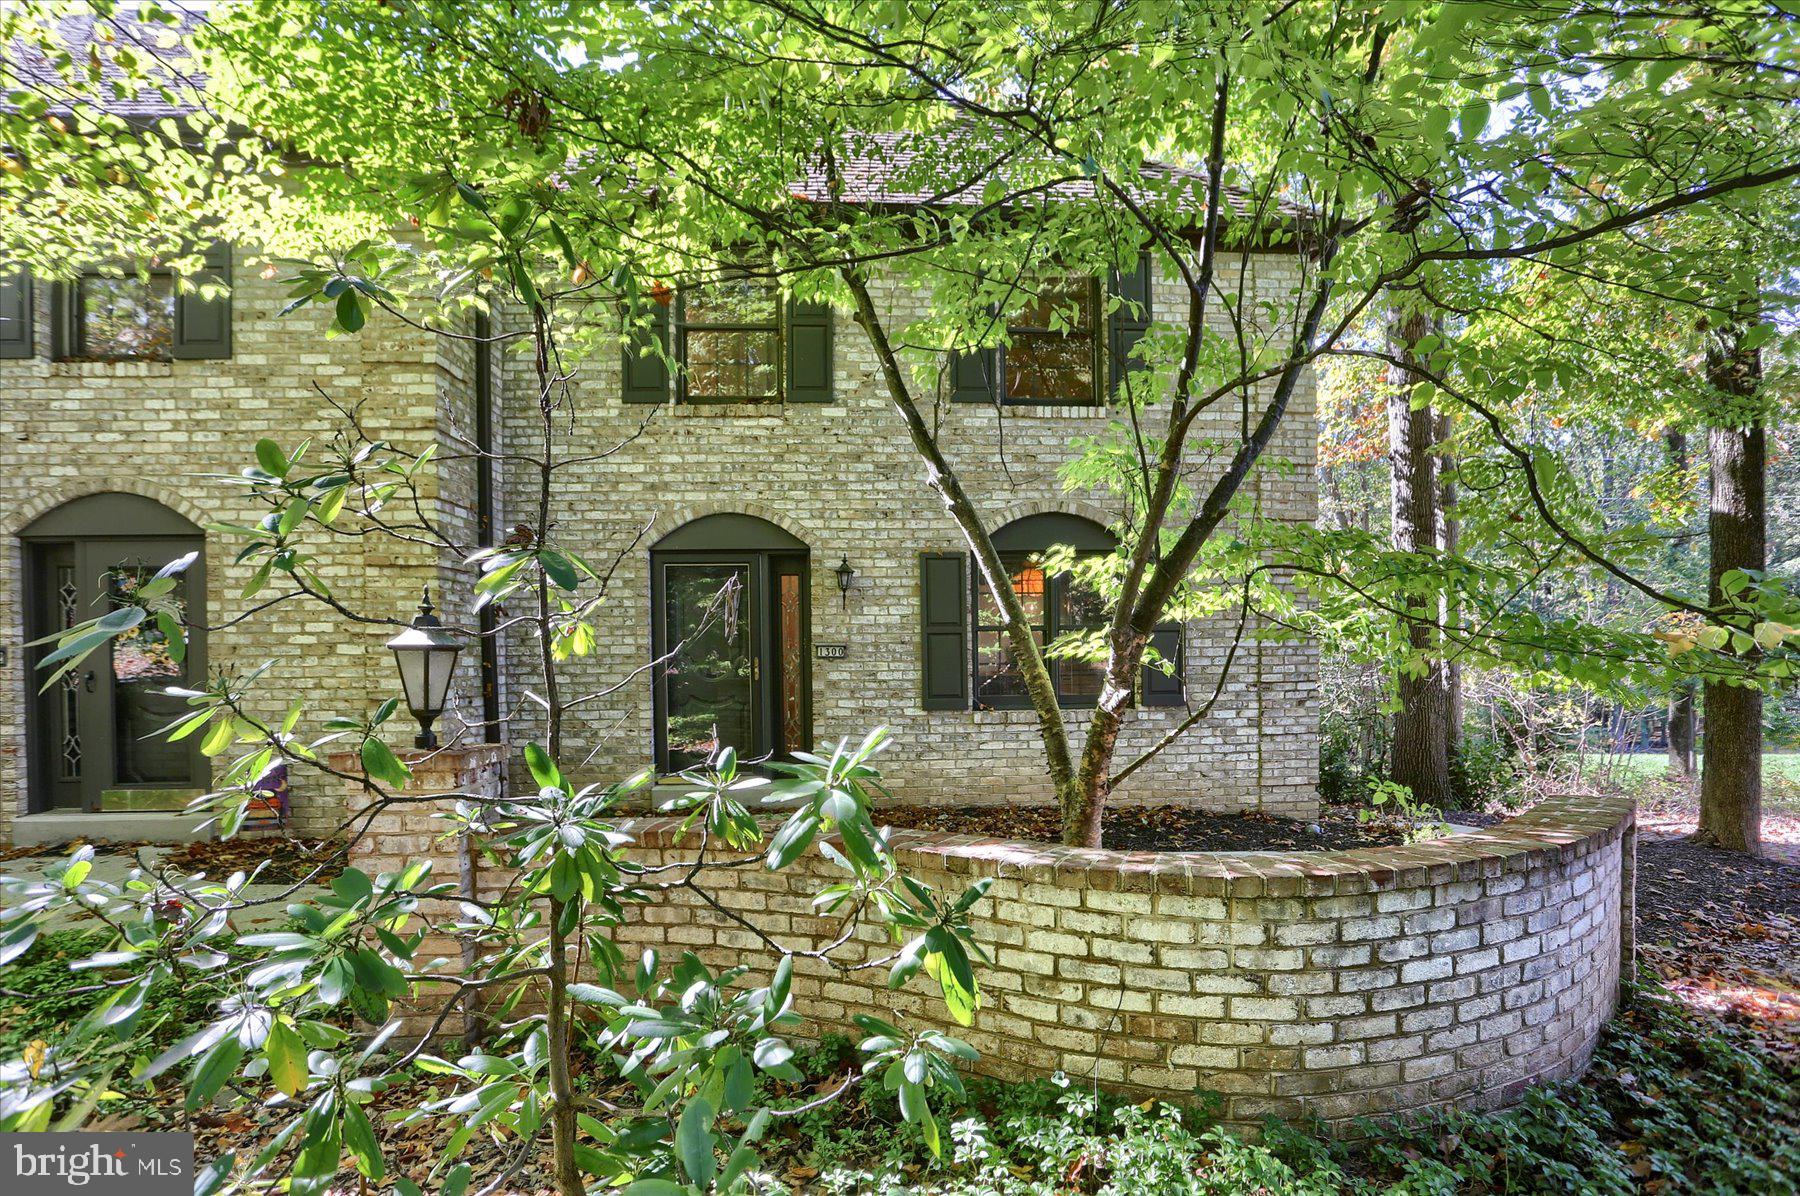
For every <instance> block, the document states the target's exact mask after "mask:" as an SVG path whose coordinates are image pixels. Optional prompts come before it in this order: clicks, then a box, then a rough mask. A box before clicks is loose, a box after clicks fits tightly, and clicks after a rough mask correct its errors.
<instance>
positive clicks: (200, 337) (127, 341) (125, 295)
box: [53, 245, 231, 361]
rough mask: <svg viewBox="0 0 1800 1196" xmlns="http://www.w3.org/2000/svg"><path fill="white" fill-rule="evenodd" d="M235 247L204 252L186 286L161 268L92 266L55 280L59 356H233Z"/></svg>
mask: <svg viewBox="0 0 1800 1196" xmlns="http://www.w3.org/2000/svg"><path fill="white" fill-rule="evenodd" d="M230 285H231V248H230V246H227V245H217V246H214V247H213V248H211V249H209V250H208V251H207V253H206V268H205V271H204V272H203V273H202V274H200V275H199V276H197V277H195V278H194V279H192V280H191V283H190V285H189V286H187V287H183V286H180V285H177V283H176V280H175V277H174V275H173V274H172V273H170V271H168V270H167V269H164V268H159V267H152V268H151V269H149V270H141V271H139V270H131V269H128V268H119V269H113V270H88V271H84V272H83V273H82V274H80V275H78V276H77V277H76V278H75V280H74V281H73V282H67V283H58V284H57V287H56V291H55V295H54V302H53V306H54V308H55V311H56V329H55V337H54V341H55V343H54V353H55V356H56V357H57V358H59V359H61V360H65V361H171V360H177V359H182V360H185V359H195V358H223V357H230V356H231V296H230V293H229V288H230Z"/></svg>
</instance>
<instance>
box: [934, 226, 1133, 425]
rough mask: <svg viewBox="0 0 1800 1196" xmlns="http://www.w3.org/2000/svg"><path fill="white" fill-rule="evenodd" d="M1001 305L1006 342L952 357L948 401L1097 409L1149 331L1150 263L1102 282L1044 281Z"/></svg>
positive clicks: (1080, 278) (1129, 370)
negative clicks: (1000, 346) (995, 346)
mask: <svg viewBox="0 0 1800 1196" xmlns="http://www.w3.org/2000/svg"><path fill="white" fill-rule="evenodd" d="M1021 288H1022V289H1024V293H1023V294H1019V295H1016V296H1015V302H1012V303H1009V304H1008V305H1007V306H1008V307H1009V308H1011V311H1010V312H1009V313H1008V314H1007V317H1006V343H1005V345H1004V346H1003V347H1002V348H998V349H972V350H958V351H956V352H953V353H951V354H950V360H949V363H948V371H947V375H948V376H947V378H946V381H947V382H948V391H949V397H950V399H951V401H953V402H957V403H985V404H988V405H990V406H992V405H993V404H994V403H996V402H998V403H1002V404H1005V405H1007V406H1015V407H1100V406H1103V405H1104V404H1105V403H1106V400H1107V397H1108V395H1109V394H1114V393H1117V392H1118V391H1119V388H1120V386H1121V383H1123V382H1124V381H1125V380H1126V378H1127V376H1128V375H1131V374H1134V373H1136V372H1138V371H1139V370H1141V369H1143V368H1144V367H1143V362H1142V361H1141V360H1140V359H1139V357H1138V356H1137V353H1136V349H1137V345H1138V342H1139V341H1140V340H1141V339H1142V338H1143V335H1144V333H1145V331H1146V330H1147V329H1148V328H1149V326H1150V319H1151V312H1150V261H1149V259H1148V258H1147V257H1144V258H1140V259H1139V261H1138V263H1137V266H1136V268H1135V269H1133V270H1131V271H1130V272H1128V273H1125V272H1115V273H1112V274H1110V275H1108V277H1107V278H1106V279H1105V280H1104V286H1103V284H1102V280H1101V279H1098V278H1095V277H1093V276H1091V275H1083V274H1047V275H1041V276H1039V277H1037V278H1034V279H1027V280H1025V281H1023V282H1022V283H1021Z"/></svg>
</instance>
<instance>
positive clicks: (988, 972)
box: [355, 748, 1635, 1130]
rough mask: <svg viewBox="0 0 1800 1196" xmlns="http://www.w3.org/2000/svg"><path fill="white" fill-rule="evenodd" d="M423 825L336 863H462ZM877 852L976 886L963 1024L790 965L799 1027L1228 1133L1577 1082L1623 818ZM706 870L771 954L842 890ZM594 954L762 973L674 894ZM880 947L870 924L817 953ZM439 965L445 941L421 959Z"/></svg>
mask: <svg viewBox="0 0 1800 1196" xmlns="http://www.w3.org/2000/svg"><path fill="white" fill-rule="evenodd" d="M498 765H499V756H498V749H493V748H487V749H477V750H474V751H472V752H469V754H468V755H467V756H465V755H464V753H463V752H462V751H456V750H453V751H451V752H448V753H443V754H441V755H440V756H439V757H437V758H436V759H434V760H433V761H431V762H430V763H429V764H428V765H426V766H425V767H422V768H421V769H420V777H419V782H420V788H419V791H420V792H422V793H423V792H431V791H435V792H443V791H445V790H447V789H454V790H459V791H462V792H479V791H481V790H482V789H483V788H484V787H485V786H487V785H492V784H495V783H497V781H498V777H499V773H498ZM427 786H430V787H432V788H427ZM357 804H360V802H359V801H358V802H357ZM429 810H430V807H429V806H428V805H407V806H401V807H396V808H391V809H389V810H387V811H384V812H383V813H382V814H381V816H380V817H379V818H378V819H377V820H376V824H375V825H374V826H372V827H371V828H370V830H371V832H372V833H371V834H370V835H369V836H368V837H367V838H366V839H365V840H364V841H363V842H362V843H361V844H360V845H359V850H358V853H357V858H356V860H355V862H356V863H357V864H358V866H361V867H364V868H367V869H369V870H371V871H374V870H380V869H393V868H397V867H400V866H401V865H402V864H403V863H404V862H405V861H407V860H409V859H417V858H420V857H421V856H431V857H433V858H434V859H436V861H437V864H438V868H437V875H439V876H441V877H444V878H448V879H454V878H456V877H457V876H458V874H459V871H461V870H463V869H466V868H467V864H466V862H465V861H463V860H462V859H460V858H459V857H460V855H461V853H460V852H458V850H457V844H456V843H455V842H454V841H446V840H440V839H437V838H435V837H434V834H433V832H434V831H435V830H438V829H440V828H439V826H438V825H437V824H434V823H432V822H431V821H430V820H429ZM677 826H678V824H677V823H676V822H674V821H673V820H667V819H658V820H647V821H641V822H639V823H636V824H628V829H631V830H632V831H633V832H634V833H636V834H637V836H638V838H639V846H638V848H637V849H635V850H634V852H633V856H634V858H636V859H639V860H640V861H641V862H643V863H646V864H658V863H663V862H666V861H668V860H670V859H675V858H683V857H684V853H683V851H682V850H681V846H680V844H679V843H677V842H676V841H675V838H674V836H675V832H676V829H677ZM894 844H895V847H896V853H897V856H898V859H899V861H900V864H901V866H902V867H903V868H904V869H905V870H906V871H907V872H909V873H910V874H911V875H913V876H915V877H917V878H918V879H921V880H924V881H925V882H926V883H929V884H931V885H933V886H934V887H935V888H937V889H938V890H939V892H940V893H942V892H950V893H958V892H960V891H961V890H962V889H964V888H966V887H967V886H968V885H969V884H971V883H973V882H974V881H975V880H976V879H977V878H978V877H983V876H988V877H993V878H994V883H993V885H992V887H991V889H990V890H989V892H988V896H987V899H986V900H985V901H984V902H983V904H981V905H980V906H978V907H977V909H976V912H977V915H978V920H977V926H978V937H979V939H980V941H981V942H982V943H983V944H984V945H985V946H986V947H987V949H988V951H989V953H990V955H991V956H992V957H993V962H992V963H991V964H990V965H989V966H986V967H984V968H982V969H981V970H980V973H979V975H980V981H981V985H982V989H983V1007H982V1009H981V1011H980V1013H979V1014H978V1016H977V1019H976V1023H975V1025H974V1026H973V1027H971V1028H968V1029H960V1030H959V1029H956V1028H954V1027H953V1026H951V1025H950V1023H949V1022H948V1020H947V1019H946V1018H944V1017H943V1016H942V1012H941V1010H942V1006H941V1003H940V1002H939V1000H938V999H937V995H936V992H935V988H934V986H932V985H931V984H930V982H929V980H928V979H926V978H925V977H923V976H921V977H919V978H918V979H916V980H915V981H914V982H913V983H912V984H911V985H909V986H908V987H907V988H906V989H904V990H902V991H900V992H892V991H889V990H888V989H887V987H886V984H885V981H886V977H887V970H886V969H885V968H871V969H867V970H865V971H861V972H849V973H841V972H837V971H834V970H833V969H831V968H829V967H827V966H826V965H824V964H821V963H816V962H812V961H800V963H799V965H798V966H797V967H796V969H795V979H794V996H795V1002H796V1008H797V1010H798V1011H799V1012H800V1013H801V1014H802V1015H803V1016H804V1017H805V1018H806V1019H807V1020H808V1023H809V1025H808V1027H807V1032H808V1033H816V1032H818V1031H819V1030H820V1029H824V1030H827V1031H837V1032H851V1029H850V1020H849V1019H850V1016H851V1015H852V1014H855V1013H865V1012H866V1013H873V1014H876V1015H878V1016H887V1017H891V1016H892V1015H893V1013H894V1012H895V1011H896V1010H899V1011H902V1012H904V1013H906V1014H907V1015H909V1016H914V1017H919V1018H923V1019H924V1020H927V1021H934V1022H937V1023H938V1024H941V1025H944V1026H945V1027H946V1028H949V1029H951V1030H952V1032H953V1033H957V1034H958V1035H959V1036H961V1037H963V1038H965V1039H966V1040H968V1041H969V1042H970V1043H971V1044H972V1045H974V1046H975V1047H976V1048H977V1049H978V1050H979V1051H980V1052H981V1060H980V1062H979V1063H978V1064H976V1070H978V1071H980V1072H983V1073H985V1074H990V1075H997V1076H1001V1077H1008V1078H1017V1077H1022V1076H1028V1075H1048V1074H1050V1073H1051V1072H1055V1071H1062V1072H1064V1073H1066V1074H1067V1075H1069V1076H1070V1077H1072V1078H1075V1079H1077V1080H1088V1079H1090V1078H1092V1079H1097V1080H1098V1081H1099V1082H1100V1083H1101V1084H1103V1085H1105V1086H1107V1087H1109V1088H1114V1089H1122V1090H1128V1091H1140V1092H1147V1093H1158V1094H1169V1095H1174V1096H1177V1097H1191V1096H1192V1095H1193V1094H1194V1092H1195V1090H1196V1089H1197V1088H1198V1089H1207V1090H1212V1091H1216V1092H1219V1093H1220V1094H1222V1095H1223V1097H1224V1098H1225V1109H1224V1112H1225V1115H1226V1116H1227V1118H1228V1119H1229V1120H1231V1121H1234V1122H1238V1123H1254V1122H1257V1121H1260V1120H1261V1119H1262V1118H1263V1117H1265V1116H1268V1115H1274V1116H1279V1117H1283V1118H1295V1117H1301V1116H1314V1117H1318V1118H1320V1119H1322V1120H1324V1121H1325V1122H1327V1123H1343V1122H1345V1121H1347V1120H1348V1119H1350V1118H1354V1117H1357V1116H1361V1115H1391V1114H1399V1113H1407V1112H1416V1111H1420V1110H1425V1109H1430V1108H1434V1107H1439V1106H1443V1105H1447V1104H1452V1103H1454V1104H1458V1105H1462V1106H1466V1107H1477V1108H1485V1107H1493V1106H1498V1105H1503V1104H1506V1103H1509V1102H1511V1101H1512V1100H1515V1099H1516V1098H1517V1097H1518V1096H1519V1094H1520V1092H1521V1091H1522V1090H1523V1088H1524V1087H1525V1086H1526V1085H1528V1084H1531V1083H1532V1082H1534V1081H1539V1080H1550V1079H1560V1078H1563V1077H1567V1076H1571V1075H1575V1074H1578V1073H1579V1072H1580V1071H1581V1070H1582V1068H1583V1067H1584V1066H1585V1065H1586V1063H1587V1059H1588V1056H1589V1054H1590V1053H1591V1051H1592V1050H1593V1046H1594V1042H1595V1038H1596V1036H1597V1035H1598V1033H1599V1030H1600V1027H1601V1026H1602V1024H1603V1023H1604V1022H1605V1021H1606V1020H1607V1018H1608V1017H1609V1016H1610V1015H1611V1014H1612V1012H1613V1009H1614V1007H1615V1005H1616V1002H1617V996H1618V989H1619V980H1620V973H1621V961H1622V960H1629V958H1630V956H1631V952H1632V949H1633V947H1632V936H1631V918H1632V912H1633V911H1632V891H1633V886H1632V876H1633V867H1634V862H1635V830H1634V814H1633V809H1632V806H1631V804H1630V803H1629V802H1628V801H1625V800H1620V799H1600V798H1587V797H1558V798H1551V799H1549V800H1547V801H1545V802H1543V803H1541V804H1540V805H1538V806H1537V807H1536V808H1534V809H1533V810H1532V811H1530V812H1529V813H1527V814H1525V815H1523V816H1522V817H1519V818H1515V819H1513V820H1511V821H1509V822H1506V823H1503V824H1501V825H1499V826H1496V827H1493V828H1491V829H1489V830H1486V831H1482V832H1479V833H1476V834H1470V835H1465V836H1458V837H1456V838H1452V839H1447V840H1442V841H1438V842H1434V843H1428V844H1420V845H1416V846H1411V847H1393V848H1371V849H1363V850H1359V851H1342V852H1280V853H1212V852H1183V853H1164V854H1152V853H1143V852H1116V851H1103V850H1083V849H1077V848H1064V847H1055V846H1047V845H1042V844H1029V843H1018V842H1005V841H999V840H993V839H982V838H978V837H975V836H969V835H942V834H933V833H929V832H921V831H896V832H895V833H894ZM707 876H708V879H709V881H710V886H711V888H712V890H713V892H714V893H715V895H716V896H718V897H719V898H720V899H721V900H722V901H723V902H725V903H726V904H727V905H728V906H729V907H730V908H731V909H733V910H734V911H735V912H737V913H739V914H741V915H743V916H744V917H745V918H747V919H750V920H751V921H753V922H754V923H755V924H756V925H757V926H758V927H760V928H762V929H763V930H764V931H765V932H767V933H769V934H771V935H773V936H775V937H776V938H778V939H780V940H782V941H783V942H784V943H786V944H787V945H788V946H790V947H794V948H809V947H813V946H815V945H818V944H820V943H822V942H824V941H826V940H828V939H830V938H835V937H836V935H837V934H838V933H839V930H840V927H839V924H838V922H837V921H836V920H835V919H829V918H820V917H816V916H814V914H813V913H812V906H811V899H812V895H813V894H814V893H815V892H817V891H818V890H819V889H820V888H822V887H823V886H824V885H825V884H828V883H832V882H834V881H836V880H839V879H841V878H842V876H843V874H842V873H840V872H837V871H836V870H835V869H834V868H833V867H832V866H831V865H830V864H828V863H827V862H826V861H824V860H823V859H821V858H819V857H818V856H817V855H816V854H815V855H811V856H808V857H806V858H805V859H803V860H801V861H799V862H798V863H796V864H795V865H794V866H793V867H791V868H790V869H788V870H786V871H784V872H781V873H771V872H768V871H766V870H764V869H761V868H735V869H716V870H713V871H711V872H709V873H708V874H707ZM504 880H505V877H504V876H501V875H498V874H496V875H493V876H486V875H484V876H482V877H481V878H480V885H481V887H482V888H483V889H484V890H486V889H489V888H491V887H493V885H494V883H495V882H503V881H504ZM619 940H620V943H621V945H622V946H623V947H625V949H626V952H627V955H628V957H630V956H634V955H635V954H636V952H637V951H639V950H641V949H643V948H645V947H655V948H656V949H657V950H658V951H660V952H661V953H662V955H663V957H664V959H665V960H667V959H669V958H670V957H671V956H672V955H674V954H677V953H679V952H681V951H685V950H692V951H696V952H698V953H700V954H701V955H702V956H704V957H706V958H707V959H708V960H709V961H710V962H712V963H714V964H718V965H723V964H734V963H749V964H751V965H753V966H758V965H763V964H766V963H769V962H772V960H771V959H770V956H769V955H768V953H767V951H766V949H765V948H764V947H763V945H762V944H761V943H760V942H759V941H758V940H757V939H756V938H755V936H753V935H751V934H750V933H749V932H748V931H746V930H744V929H742V928H741V927H739V926H736V925H734V924H732V923H731V922H730V921H729V920H728V919H726V918H725V917H723V916H722V915H720V914H719V913H717V912H716V911H714V910H712V909H710V908H708V907H706V906H705V905H703V904H702V903H700V901H699V900H698V898H696V897H694V896H693V895H692V894H691V893H681V892H677V893H675V894H673V895H671V896H668V897H665V898H663V899H661V900H660V901H659V903H658V904H655V905H651V906H647V907H642V908H641V910H639V911H638V912H637V913H636V915H635V920H634V921H633V923H632V924H631V925H629V926H627V927H624V928H622V929H621V930H620V931H619ZM890 950H891V947H890V946H889V945H888V944H886V943H885V942H883V941H882V940H880V939H879V937H878V936H877V935H876V934H875V933H874V932H873V931H872V930H870V931H868V932H866V933H861V934H859V936H858V937H857V938H855V939H854V940H853V941H852V942H850V943H849V944H848V945H847V946H846V947H845V948H844V949H843V950H842V951H841V952H840V954H839V958H840V960H842V961H843V962H856V961H859V960H862V959H866V958H870V957H874V956H879V955H884V954H886V953H887V952H888V951H890ZM459 951H460V948H459V947H458V946H457V945H456V943H455V941H454V940H452V939H447V938H445V939H442V940H441V941H438V942H435V943H431V944H428V945H427V950H426V954H427V955H428V956H429V955H431V954H433V953H441V954H443V955H446V956H449V957H450V958H452V959H454V958H455V957H456V956H457V955H458V954H459ZM446 1028H451V1029H455V1030H460V1029H461V1025H460V1021H457V1022H453V1023H450V1024H448V1025H447V1026H446ZM1337 1128H1339V1129H1340V1130H1342V1129H1346V1128H1348V1127H1346V1126H1344V1125H1342V1124H1339V1125H1338V1126H1337Z"/></svg>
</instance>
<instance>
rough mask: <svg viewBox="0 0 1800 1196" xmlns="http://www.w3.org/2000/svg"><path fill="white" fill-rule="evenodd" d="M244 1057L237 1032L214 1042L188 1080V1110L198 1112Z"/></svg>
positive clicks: (235, 1069)
mask: <svg viewBox="0 0 1800 1196" xmlns="http://www.w3.org/2000/svg"><path fill="white" fill-rule="evenodd" d="M243 1057H244V1048H243V1046H242V1045H241V1044H240V1043H239V1042H238V1037H237V1035H236V1034H227V1035H226V1036H225V1037H223V1038H221V1039H219V1041H218V1042H216V1043H214V1044H213V1046H212V1049H211V1050H209V1051H207V1052H206V1054H204V1055H202V1056H201V1057H200V1062H199V1063H197V1064H195V1065H194V1074H193V1078H192V1079H191V1080H189V1081H188V1093H187V1111H188V1112H189V1113H193V1112H196V1111H198V1110H199V1108H200V1106H202V1105H204V1104H207V1103H208V1102H210V1101H211V1100H212V1098H213V1097H215V1096H217V1095H218V1094H219V1089H221V1088H223V1087H224V1086H225V1081H226V1080H228V1079H230V1078H231V1076H232V1074H233V1073H235V1072H236V1071H237V1065H238V1061H239V1060H241V1059H242V1058H243Z"/></svg>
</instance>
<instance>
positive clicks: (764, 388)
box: [687, 328, 777, 399]
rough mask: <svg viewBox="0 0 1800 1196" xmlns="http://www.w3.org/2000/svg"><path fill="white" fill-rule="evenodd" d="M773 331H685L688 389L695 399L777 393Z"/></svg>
mask: <svg viewBox="0 0 1800 1196" xmlns="http://www.w3.org/2000/svg"><path fill="white" fill-rule="evenodd" d="M775 336H776V334H775V332H774V331H773V330H770V331H768V332H711V331H703V330H701V329H697V328H690V329H689V330H688V334H687V390H688V394H690V395H693V396H695V397H697V398H717V399H772V398H774V397H775V395H776V381H777V379H776V373H775Z"/></svg>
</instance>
